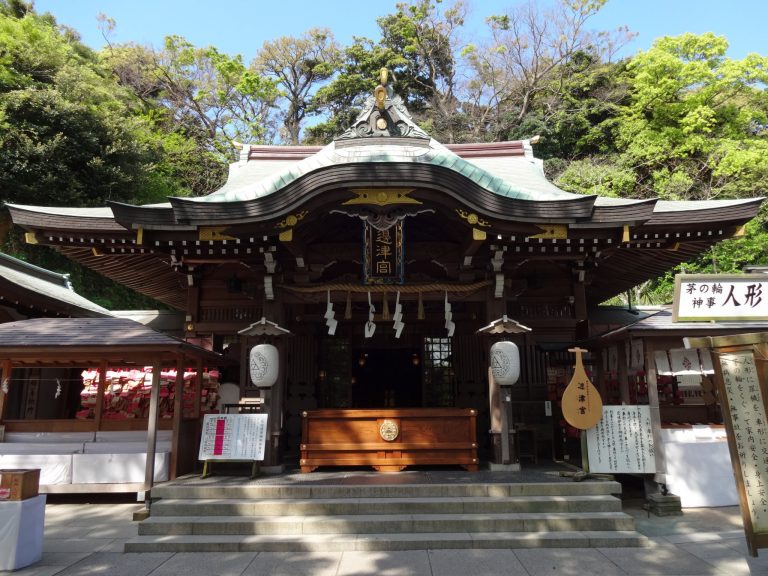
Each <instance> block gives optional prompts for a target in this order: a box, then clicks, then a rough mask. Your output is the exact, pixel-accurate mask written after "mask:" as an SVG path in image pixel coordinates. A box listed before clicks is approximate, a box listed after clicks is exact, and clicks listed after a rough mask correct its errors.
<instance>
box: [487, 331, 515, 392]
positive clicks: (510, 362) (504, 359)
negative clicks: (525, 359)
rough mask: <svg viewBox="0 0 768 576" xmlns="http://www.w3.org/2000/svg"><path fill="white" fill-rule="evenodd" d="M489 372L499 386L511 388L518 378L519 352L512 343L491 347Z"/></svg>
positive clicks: (497, 344)
mask: <svg viewBox="0 0 768 576" xmlns="http://www.w3.org/2000/svg"><path fill="white" fill-rule="evenodd" d="M491 372H492V373H493V377H494V378H495V379H496V382H497V383H498V384H499V385H500V386H512V384H514V383H515V382H517V380H518V378H520V352H519V351H518V349H517V345H516V344H515V343H514V342H506V341H505V342H496V343H495V344H494V345H493V346H491Z"/></svg>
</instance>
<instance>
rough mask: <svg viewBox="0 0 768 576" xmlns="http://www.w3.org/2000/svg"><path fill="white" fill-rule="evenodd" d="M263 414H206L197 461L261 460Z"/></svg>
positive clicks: (265, 420) (264, 440)
mask: <svg viewBox="0 0 768 576" xmlns="http://www.w3.org/2000/svg"><path fill="white" fill-rule="evenodd" d="M266 443H267V415H266V414H206V415H205V419H204V420H203V433H202V437H201V439H200V454H199V455H198V459H199V460H264V449H265V446H266Z"/></svg>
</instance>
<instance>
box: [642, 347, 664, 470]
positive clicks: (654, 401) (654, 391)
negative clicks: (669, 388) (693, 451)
mask: <svg viewBox="0 0 768 576" xmlns="http://www.w3.org/2000/svg"><path fill="white" fill-rule="evenodd" d="M653 344H654V343H653V340H651V339H650V338H646V339H645V341H644V346H643V349H644V352H645V373H646V380H647V383H648V404H649V405H650V407H651V431H652V432H653V444H654V446H655V447H656V450H655V451H654V456H655V458H656V475H655V476H654V477H653V479H654V481H656V482H658V483H660V484H666V483H667V457H666V454H665V452H664V444H662V442H661V413H660V412H659V389H658V386H657V382H656V359H655V357H654V345H653Z"/></svg>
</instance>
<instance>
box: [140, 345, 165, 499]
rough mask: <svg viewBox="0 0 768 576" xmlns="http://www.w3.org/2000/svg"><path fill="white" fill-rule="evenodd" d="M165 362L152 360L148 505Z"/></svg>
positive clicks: (145, 486)
mask: <svg viewBox="0 0 768 576" xmlns="http://www.w3.org/2000/svg"><path fill="white" fill-rule="evenodd" d="M162 369H163V364H162V362H161V361H160V359H159V358H155V360H154V361H153V362H152V390H151V393H150V396H149V420H148V421H147V465H146V468H145V475H144V491H145V492H146V493H147V494H145V496H144V497H145V499H146V502H147V506H149V492H150V490H152V485H153V484H154V481H155V452H156V451H157V416H158V413H159V412H160V372H161V371H162Z"/></svg>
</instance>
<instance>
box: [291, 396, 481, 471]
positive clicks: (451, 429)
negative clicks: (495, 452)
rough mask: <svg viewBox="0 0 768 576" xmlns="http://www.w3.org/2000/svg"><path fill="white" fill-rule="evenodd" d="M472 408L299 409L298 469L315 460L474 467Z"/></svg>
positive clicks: (386, 466) (388, 466) (394, 467)
mask: <svg viewBox="0 0 768 576" xmlns="http://www.w3.org/2000/svg"><path fill="white" fill-rule="evenodd" d="M476 417H477V413H476V412H475V410H471V409H457V408H411V409H389V410H387V409H381V410H308V411H306V412H304V413H303V414H302V440H301V461H300V464H301V471H302V472H312V471H313V470H315V469H317V468H318V467H319V466H373V467H374V468H375V469H376V470H378V471H379V472H399V471H401V470H403V469H404V468H406V467H407V466H417V465H425V464H455V465H458V466H461V467H462V468H464V469H466V470H469V471H472V472H474V471H476V470H477V467H478V459H477V437H476V432H475V430H476Z"/></svg>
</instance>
